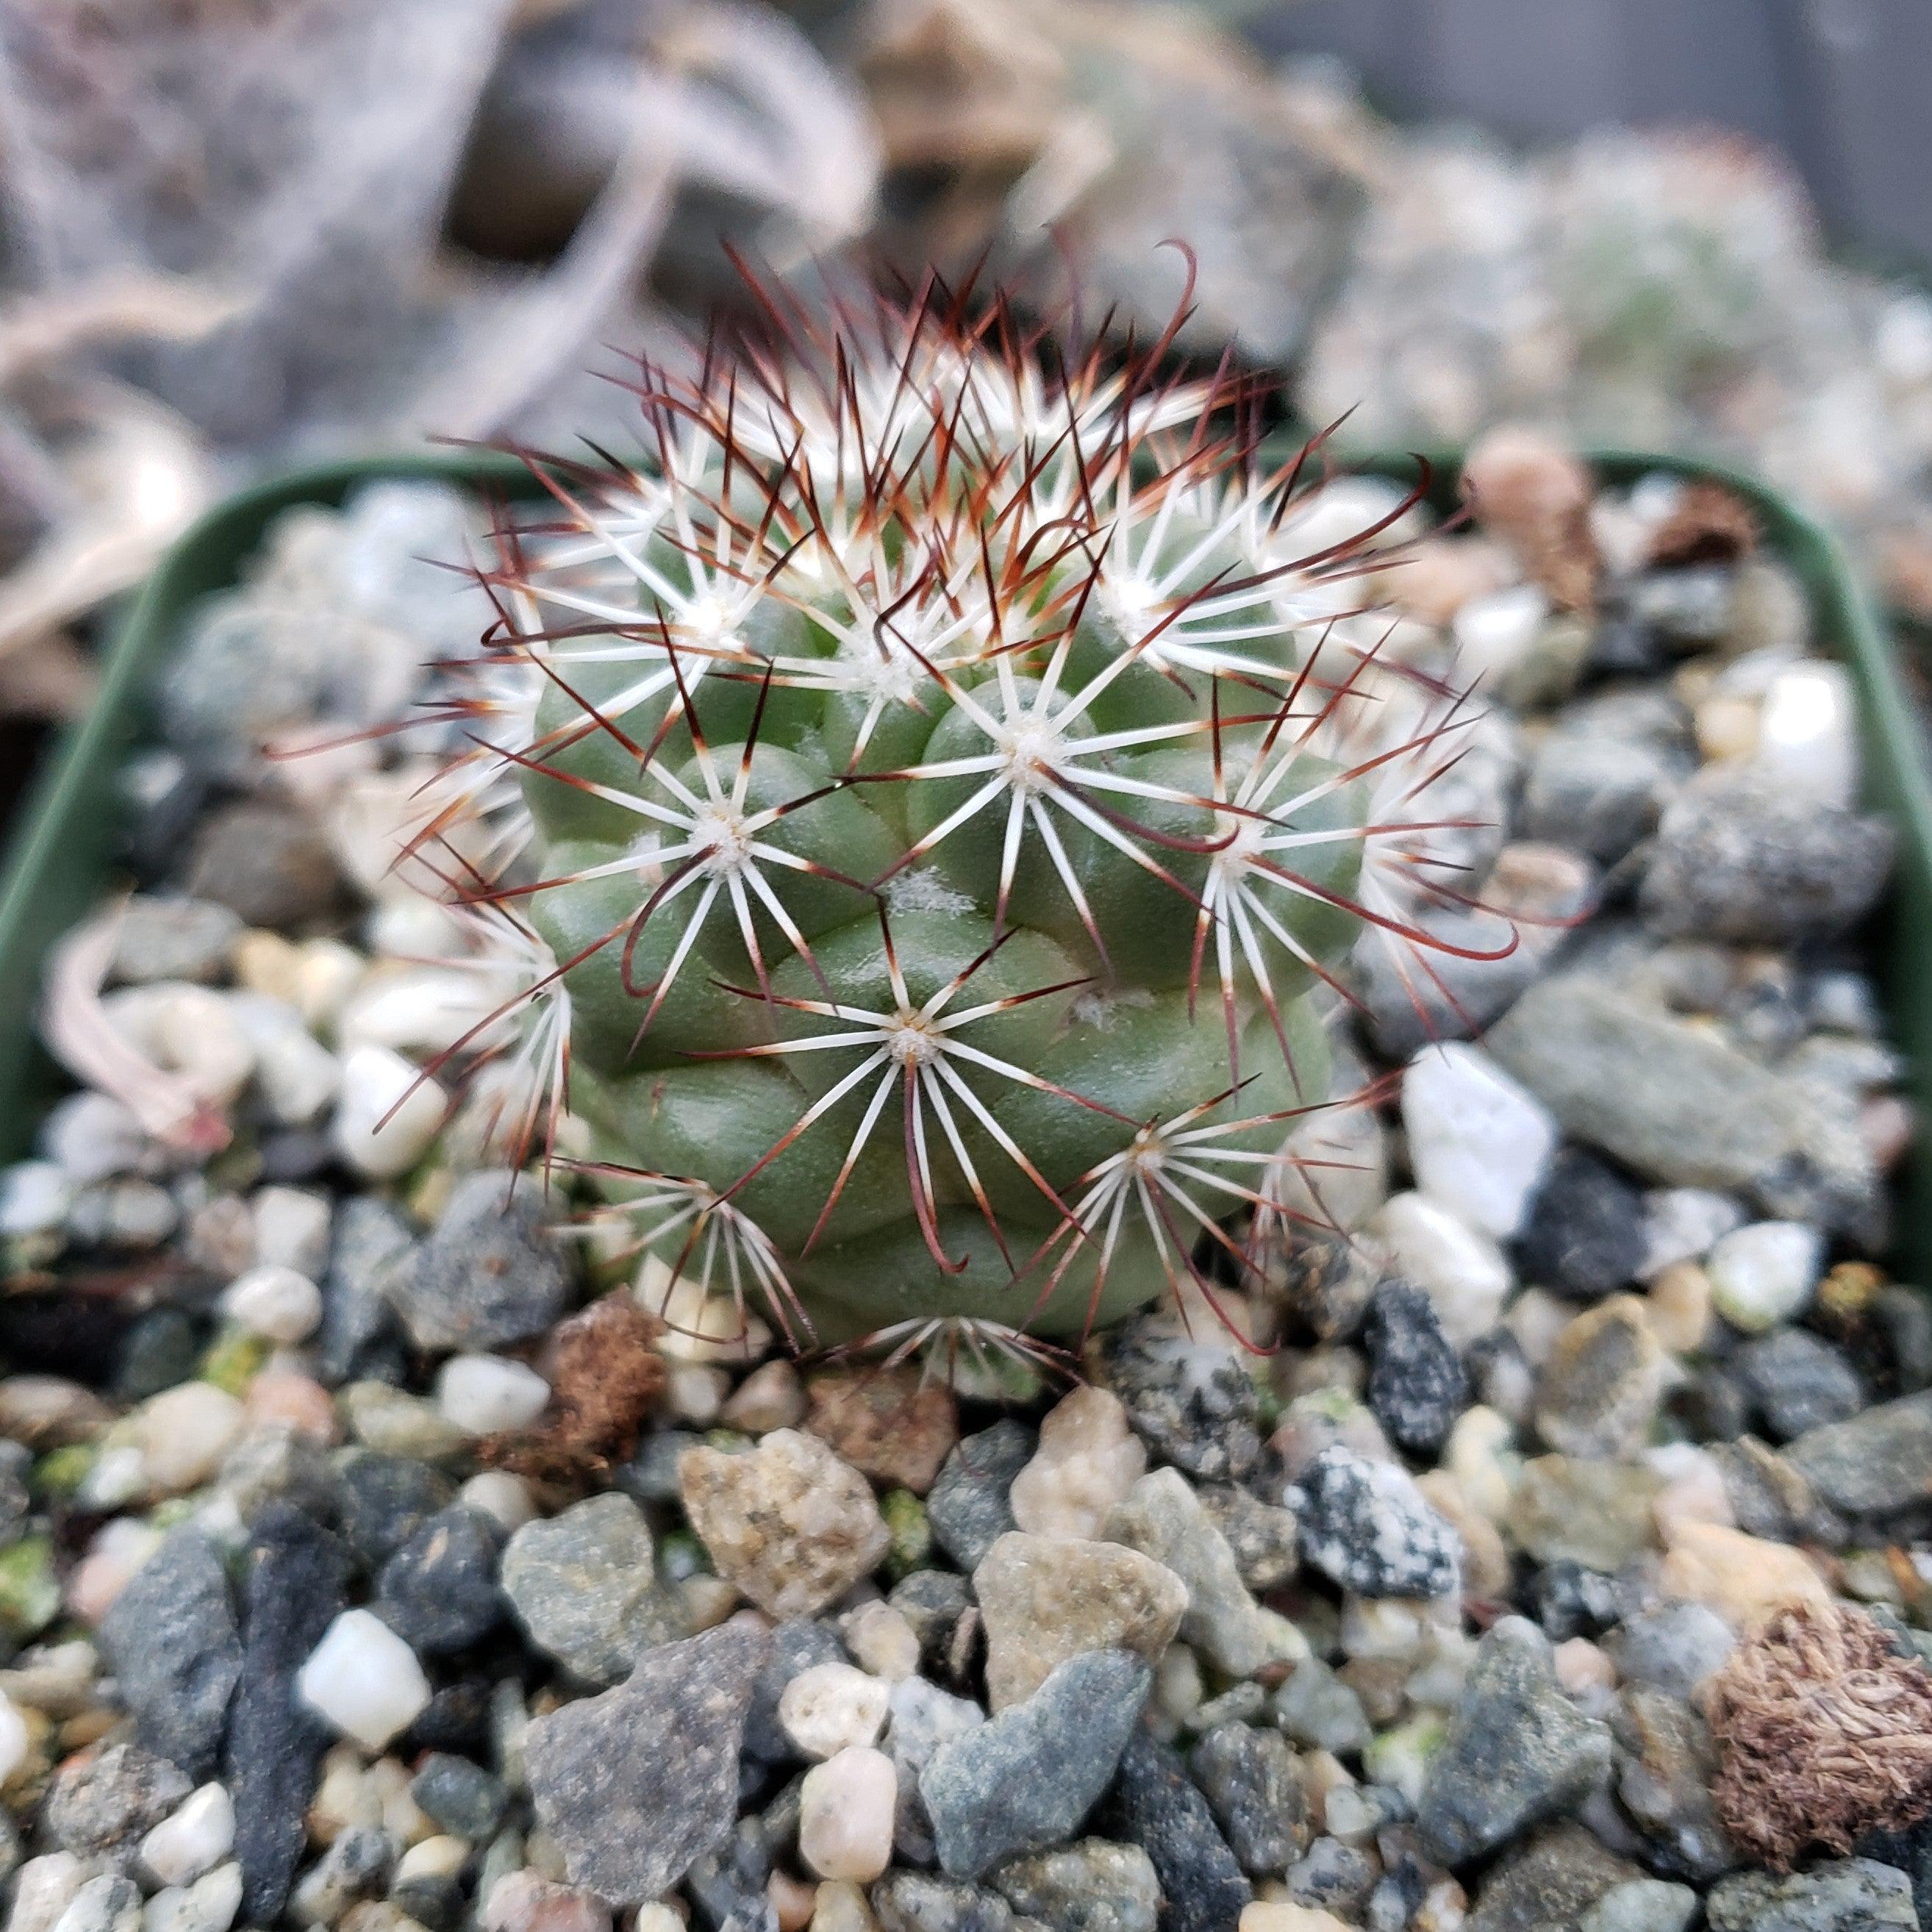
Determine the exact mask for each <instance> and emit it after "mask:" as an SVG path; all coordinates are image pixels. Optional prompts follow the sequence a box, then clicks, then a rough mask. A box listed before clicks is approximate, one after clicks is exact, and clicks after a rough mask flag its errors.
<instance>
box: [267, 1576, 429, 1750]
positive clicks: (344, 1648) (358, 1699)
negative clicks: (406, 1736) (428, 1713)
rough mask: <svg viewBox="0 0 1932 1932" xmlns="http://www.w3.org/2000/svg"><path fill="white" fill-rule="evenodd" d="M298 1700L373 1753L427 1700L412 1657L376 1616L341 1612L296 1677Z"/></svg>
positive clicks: (365, 1612)
mask: <svg viewBox="0 0 1932 1932" xmlns="http://www.w3.org/2000/svg"><path fill="white" fill-rule="evenodd" d="M296 1690H297V1691H299V1693H300V1694H301V1697H302V1702H303V1703H305V1704H306V1705H307V1706H308V1707H309V1709H311V1711H314V1712H315V1713H316V1714H317V1715H318V1716H320V1717H321V1718H326V1720H327V1721H328V1722H329V1723H330V1724H333V1725H334V1726H335V1728H336V1729H337V1730H338V1731H340V1732H341V1733H342V1734H343V1736H344V1737H350V1738H353V1739H355V1740H356V1742H357V1743H358V1744H359V1745H363V1746H365V1747H366V1748H368V1750H370V1751H380V1750H381V1749H382V1748H383V1746H384V1745H386V1744H387V1743H388V1742H389V1740H390V1739H392V1738H393V1737H395V1736H396V1735H397V1733H398V1732H400V1731H404V1730H407V1729H408V1728H409V1727H410V1725H411V1724H413V1723H414V1722H415V1721H416V1718H418V1717H419V1716H420V1715H421V1714H422V1710H423V1709H424V1707H425V1706H426V1705H427V1704H428V1703H429V1699H430V1689H429V1679H428V1678H426V1677H425V1676H424V1675H423V1671H422V1665H421V1664H419V1663H418V1662H417V1661H416V1652H414V1651H413V1650H412V1649H410V1647H409V1646H408V1645H407V1644H406V1643H404V1641H403V1640H402V1639H401V1637H398V1636H397V1634H395V1631H392V1629H390V1628H389V1625H387V1624H386V1623H384V1622H383V1620H382V1619H381V1618H380V1617H378V1616H375V1615H374V1613H372V1612H371V1611H368V1610H344V1612H343V1613H342V1614H341V1616H338V1618H337V1619H335V1622H333V1623H332V1624H331V1625H329V1628H328V1629H327V1630H326V1631H324V1632H323V1638H322V1641H321V1642H320V1643H319V1644H317V1646H316V1647H315V1649H314V1650H313V1651H311V1652H310V1653H309V1658H308V1662H307V1663H306V1664H304V1665H303V1666H302V1670H301V1672H300V1673H299V1675H298V1676H297V1677H296Z"/></svg>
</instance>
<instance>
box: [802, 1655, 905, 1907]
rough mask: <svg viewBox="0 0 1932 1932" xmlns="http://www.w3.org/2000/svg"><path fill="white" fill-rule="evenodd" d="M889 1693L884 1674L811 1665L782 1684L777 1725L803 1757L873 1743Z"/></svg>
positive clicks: (820, 1757) (818, 1757) (829, 1754)
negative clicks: (875, 1675)
mask: <svg viewBox="0 0 1932 1932" xmlns="http://www.w3.org/2000/svg"><path fill="white" fill-rule="evenodd" d="M891 1696H892V1687H891V1685H889V1684H887V1683H886V1682H885V1681H884V1679H882V1678H877V1677H868V1676H867V1675H866V1674H865V1672H864V1671H862V1670H853V1667H851V1665H850V1664H813V1665H811V1666H810V1667H808V1668H807V1669H805V1670H801V1671H800V1672H799V1674H798V1675H797V1676H796V1677H794V1678H793V1679H792V1680H791V1682H790V1683H789V1684H787V1685H786V1686H785V1688H784V1692H783V1694H781V1696H780V1697H779V1699H778V1723H779V1724H780V1726H781V1727H782V1728H783V1730H784V1734H785V1736H787V1737H788V1738H789V1739H790V1740H791V1741H792V1742H793V1744H794V1745H796V1746H797V1747H798V1749H799V1752H800V1754H802V1756H804V1757H808V1758H811V1759H812V1760H823V1759H826V1758H829V1757H835V1756H836V1755H837V1754H838V1753H839V1752H840V1751H847V1750H851V1749H853V1748H856V1747H858V1746H860V1745H871V1744H874V1743H876V1742H877V1739H878V1736H879V1733H880V1730H881V1729H882V1728H883V1727H884V1724H885V1721H886V1707H887V1705H888V1703H889V1700H890V1698H891ZM821 1876H824V1877H828V1878H829V1877H833V1876H847V1877H849V1876H853V1874H851V1873H829V1872H828V1873H821ZM873 1876H876V1874H873Z"/></svg>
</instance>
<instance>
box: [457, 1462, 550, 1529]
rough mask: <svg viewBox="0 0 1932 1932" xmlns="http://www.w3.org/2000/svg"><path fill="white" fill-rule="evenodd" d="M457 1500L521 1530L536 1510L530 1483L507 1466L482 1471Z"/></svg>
mask: <svg viewBox="0 0 1932 1932" xmlns="http://www.w3.org/2000/svg"><path fill="white" fill-rule="evenodd" d="M456 1500H457V1501H458V1502H460V1503H462V1504H463V1505H466V1507H467V1508H470V1509H473V1510H475V1511H478V1512H479V1513H480V1514H482V1515H484V1516H487V1517H491V1518H493V1520H495V1521H496V1522H497V1523H501V1524H502V1526H503V1527H504V1529H511V1530H515V1529H522V1528H523V1525H524V1524H525V1523H529V1522H531V1521H532V1520H534V1519H535V1516H536V1513H537V1506H536V1504H535V1501H534V1500H533V1499H532V1497H531V1495H530V1488H529V1484H527V1483H526V1482H525V1481H523V1478H522V1477H520V1476H513V1475H511V1474H510V1472H509V1471H508V1470H507V1469H483V1470H479V1471H478V1473H477V1474H476V1475H473V1476H472V1477H471V1478H470V1479H469V1481H468V1482H466V1483H465V1484H463V1487H462V1488H461V1489H460V1490H458V1491H457V1493H456Z"/></svg>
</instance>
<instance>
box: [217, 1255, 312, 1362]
mask: <svg viewBox="0 0 1932 1932" xmlns="http://www.w3.org/2000/svg"><path fill="white" fill-rule="evenodd" d="M221 1311H222V1313H223V1314H224V1315H226V1316H227V1317H228V1319H229V1320H230V1321H231V1322H237V1323H239V1325H241V1326H242V1328H245V1329H247V1330H248V1332H249V1333H250V1334H251V1335H260V1337H263V1340H266V1341H269V1342H280V1343H284V1345H285V1346H289V1347H291V1348H292V1347H293V1346H295V1344H296V1343H298V1342H305V1341H307V1340H308V1338H309V1337H310V1336H311V1335H313V1334H314V1333H315V1331H316V1330H317V1328H318V1327H320V1325H321V1322H322V1290H321V1289H319V1288H317V1286H316V1285H315V1283H314V1282H312V1281H311V1280H309V1278H308V1277H307V1276H306V1275H302V1274H297V1273H296V1271H295V1270H294V1269H293V1268H284V1267H282V1266H281V1265H280V1264H278V1263H276V1262H269V1263H268V1264H267V1265H265V1266H263V1267H260V1268H251V1269H250V1270H249V1271H248V1273H247V1274H245V1275H241V1276H239V1277H237V1278H236V1280H234V1281H233V1282H231V1283H229V1286H228V1288H227V1289H226V1292H225V1293H223V1295H222V1298H221Z"/></svg>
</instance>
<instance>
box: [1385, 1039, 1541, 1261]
mask: <svg viewBox="0 0 1932 1932" xmlns="http://www.w3.org/2000/svg"><path fill="white" fill-rule="evenodd" d="M1402 1121H1403V1128H1404V1130H1406V1133H1407V1134H1408V1136H1409V1165H1410V1166H1411V1167H1412V1169H1414V1170H1415V1184H1416V1186H1417V1187H1418V1189H1419V1190H1421V1193H1423V1194H1424V1196H1427V1198H1428V1199H1430V1200H1432V1201H1433V1202H1436V1204H1437V1205H1439V1206H1440V1207H1442V1208H1446V1209H1447V1210H1448V1211H1449V1213H1451V1214H1453V1215H1454V1216H1455V1217H1457V1219H1458V1220H1462V1221H1466V1222H1467V1223H1469V1226H1471V1227H1472V1228H1474V1229H1475V1230H1476V1231H1477V1232H1478V1233H1480V1234H1484V1235H1493V1236H1495V1237H1496V1238H1499V1239H1506V1238H1508V1237H1509V1236H1510V1235H1514V1233H1515V1232H1516V1231H1517V1228H1518V1227H1519V1226H1520V1225H1521V1223H1522V1221H1523V1211H1524V1209H1525V1208H1526V1206H1527V1205H1528V1203H1529V1200H1530V1199H1531V1197H1532V1196H1533V1195H1534V1194H1535V1193H1536V1191H1537V1190H1538V1187H1540V1185H1541V1183H1542V1181H1543V1178H1544V1173H1545V1172H1546V1171H1547V1169H1548V1167H1549V1164H1550V1157H1551V1156H1552V1154H1554V1153H1555V1151H1556V1139H1557V1135H1556V1122H1555V1121H1553V1120H1552V1119H1551V1118H1550V1115H1549V1112H1548V1111H1547V1109H1545V1108H1544V1106H1543V1103H1541V1101H1540V1100H1537V1099H1535V1097H1534V1096H1532V1095H1531V1094H1527V1093H1526V1092H1525V1091H1523V1088H1520V1087H1519V1086H1518V1085H1517V1083H1516V1082H1514V1080H1512V1079H1511V1078H1510V1077H1509V1076H1508V1074H1507V1073H1504V1072H1503V1070H1502V1068H1501V1067H1498V1066H1497V1065H1496V1063H1495V1061H1493V1060H1491V1059H1490V1057H1489V1055H1487V1054H1486V1053H1484V1052H1483V1051H1482V1050H1481V1049H1480V1048H1478V1047H1473V1046H1460V1045H1457V1044H1456V1043H1448V1044H1445V1045H1443V1046H1429V1047H1424V1049H1423V1050H1422V1051H1421V1052H1420V1053H1418V1055H1416V1056H1415V1058H1414V1059H1413V1060H1412V1061H1410V1062H1409V1067H1408V1070H1407V1071H1406V1073H1404V1074H1403V1082H1402Z"/></svg>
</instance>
